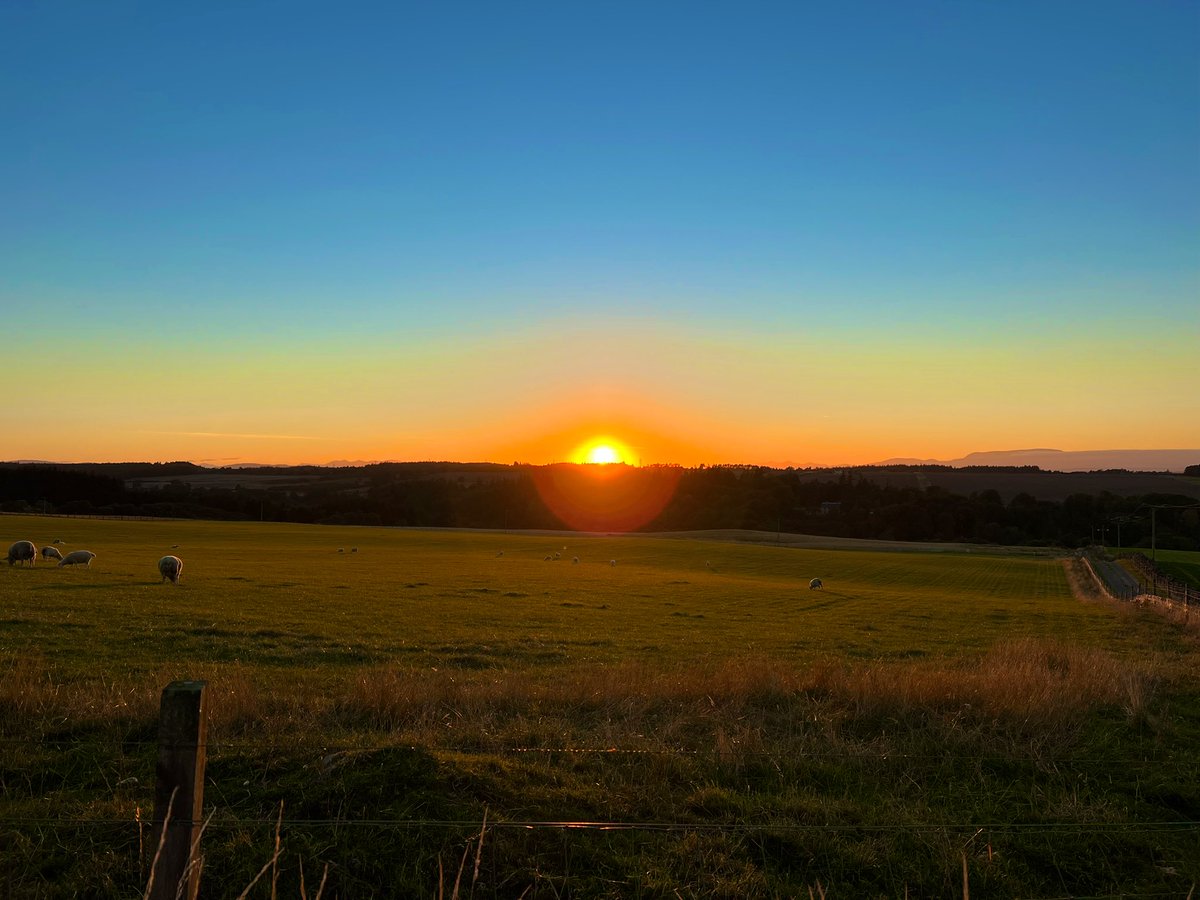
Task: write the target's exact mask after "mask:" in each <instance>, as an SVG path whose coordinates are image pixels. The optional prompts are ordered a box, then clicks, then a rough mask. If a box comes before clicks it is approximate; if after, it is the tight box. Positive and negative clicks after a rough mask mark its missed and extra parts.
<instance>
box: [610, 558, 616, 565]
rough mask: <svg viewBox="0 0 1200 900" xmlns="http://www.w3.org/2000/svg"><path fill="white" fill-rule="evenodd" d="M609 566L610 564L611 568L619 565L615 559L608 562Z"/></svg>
mask: <svg viewBox="0 0 1200 900" xmlns="http://www.w3.org/2000/svg"><path fill="white" fill-rule="evenodd" d="M608 564H609V565H610V566H615V565H616V564H617V561H616V560H615V559H610V560H609V561H608Z"/></svg>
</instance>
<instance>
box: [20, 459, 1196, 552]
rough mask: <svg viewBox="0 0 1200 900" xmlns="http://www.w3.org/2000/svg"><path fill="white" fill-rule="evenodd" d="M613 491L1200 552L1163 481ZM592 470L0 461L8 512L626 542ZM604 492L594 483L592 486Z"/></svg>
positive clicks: (619, 486) (816, 519)
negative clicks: (617, 534) (581, 507)
mask: <svg viewBox="0 0 1200 900" xmlns="http://www.w3.org/2000/svg"><path fill="white" fill-rule="evenodd" d="M601 468H603V469H604V470H605V471H604V473H603V480H604V481H605V486H604V487H603V488H602V489H603V490H606V491H608V494H609V495H610V496H611V495H612V494H613V492H614V491H615V492H616V493H617V494H618V495H620V496H623V497H626V498H628V499H629V502H631V503H635V504H636V502H637V498H639V497H643V496H646V497H650V496H653V497H660V498H662V500H663V502H662V503H659V504H658V506H661V509H660V510H659V511H658V512H657V514H652V515H651V517H650V518H648V519H647V520H646V521H643V522H639V523H638V524H636V525H635V526H633V527H635V528H636V530H639V531H648V532H650V531H653V532H662V531H695V530H708V529H752V530H757V531H766V532H784V533H801V534H820V535H831V536H840V537H852V538H870V539H882V540H899V541H955V542H970V543H981V544H1005V545H1020V546H1059V547H1079V546H1084V545H1088V544H1095V543H1104V544H1108V545H1110V546H1117V545H1120V546H1125V547H1135V546H1149V544H1150V542H1151V527H1152V522H1151V507H1157V510H1156V511H1155V514H1154V519H1155V521H1154V523H1153V525H1154V528H1155V536H1154V537H1155V541H1156V545H1157V546H1158V547H1159V548H1162V549H1177V550H1200V508H1197V507H1198V506H1200V482H1198V481H1196V480H1194V479H1191V478H1187V477H1179V476H1175V475H1170V474H1166V473H1141V472H1125V471H1111V472H1089V473H1062V472H1046V471H1042V470H1040V469H1037V468H1034V467H1020V468H997V467H977V468H973V469H972V468H968V469H963V468H950V467H946V466H892V467H855V468H846V469H839V470H833V469H771V468H763V467H756V466H713V467H703V466H702V467H699V468H694V469H685V468H681V467H677V466H649V467H644V468H631V467H625V466H620V465H618V466H610V467H601ZM596 474H597V467H592V466H574V465H568V464H562V465H556V466H531V465H523V464H513V465H500V464H490V463H437V462H430V463H379V464H373V465H365V466H356V467H342V468H334V467H321V466H300V467H256V468H242V469H207V468H203V467H200V466H196V465H193V464H191V463H187V462H178V463H96V464H72V465H65V464H64V465H59V464H41V463H4V464H0V511H2V512H16V513H45V514H58V515H101V516H146V517H174V518H204V519H225V520H265V521H281V522H305V523H321V524H356V525H384V526H416V527H452V528H499V529H563V528H571V527H575V528H577V529H578V530H595V531H616V530H622V529H623V528H625V527H629V526H628V525H626V524H625V521H624V520H622V519H621V518H620V516H619V515H616V513H613V515H607V514H605V513H603V512H602V513H600V514H598V515H596V516H593V517H592V518H591V519H589V520H588V521H587V522H586V526H587V527H586V529H582V528H580V526H579V523H575V525H574V526H573V525H572V524H570V523H568V522H566V521H564V520H563V519H562V518H560V517H559V516H557V515H556V514H555V513H554V512H552V511H551V508H550V507H551V505H552V504H548V503H547V502H545V490H539V488H540V487H544V485H545V484H546V483H547V481H548V480H550V479H553V480H555V481H557V482H562V483H564V484H567V485H572V484H573V485H575V486H576V487H578V488H579V489H580V490H587V489H591V488H589V487H588V485H591V484H592V482H593V481H595V480H596V479H595V477H594V476H595V475H596ZM592 487H593V488H594V487H595V486H594V485H593V486H592Z"/></svg>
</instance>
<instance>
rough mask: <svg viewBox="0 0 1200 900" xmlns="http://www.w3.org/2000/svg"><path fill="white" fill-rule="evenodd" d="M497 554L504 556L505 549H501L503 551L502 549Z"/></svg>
mask: <svg viewBox="0 0 1200 900" xmlns="http://www.w3.org/2000/svg"><path fill="white" fill-rule="evenodd" d="M496 555H497V556H503V555H504V551H503V550H501V551H500V552H499V553H497V554H496Z"/></svg>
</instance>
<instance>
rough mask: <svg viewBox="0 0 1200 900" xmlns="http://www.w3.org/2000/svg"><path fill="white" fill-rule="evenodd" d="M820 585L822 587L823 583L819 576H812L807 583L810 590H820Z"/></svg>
mask: <svg viewBox="0 0 1200 900" xmlns="http://www.w3.org/2000/svg"><path fill="white" fill-rule="evenodd" d="M822 587H824V585H822V584H821V579H820V578H814V579H813V580H812V581H810V582H809V583H808V589H809V590H810V591H819V590H821V588H822Z"/></svg>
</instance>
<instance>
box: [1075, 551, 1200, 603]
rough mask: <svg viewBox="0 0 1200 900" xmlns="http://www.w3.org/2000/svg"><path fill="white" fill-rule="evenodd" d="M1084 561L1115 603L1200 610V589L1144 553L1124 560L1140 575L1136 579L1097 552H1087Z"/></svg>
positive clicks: (1132, 574) (1116, 562)
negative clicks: (1147, 603)
mask: <svg viewBox="0 0 1200 900" xmlns="http://www.w3.org/2000/svg"><path fill="white" fill-rule="evenodd" d="M1081 559H1083V561H1084V562H1085V563H1086V564H1087V566H1088V568H1089V569H1090V570H1091V572H1092V575H1093V577H1094V578H1095V579H1096V582H1097V583H1098V584H1099V585H1100V586H1101V587H1102V588H1103V589H1104V590H1105V592H1107V593H1108V595H1109V596H1110V597H1112V598H1113V599H1114V600H1122V601H1124V602H1126V603H1129V602H1133V601H1135V600H1138V599H1139V598H1148V599H1153V600H1157V601H1158V602H1161V603H1165V604H1168V605H1171V606H1177V607H1181V608H1183V609H1184V610H1190V609H1191V608H1192V607H1200V589H1197V588H1195V587H1192V586H1191V585H1190V584H1188V583H1187V582H1184V581H1180V580H1179V579H1177V578H1172V577H1171V576H1170V575H1168V574H1166V573H1164V572H1162V571H1160V570H1159V569H1158V567H1157V566H1156V565H1155V564H1154V563H1153V562H1152V561H1151V560H1150V559H1149V558H1147V557H1146V556H1144V555H1143V554H1141V553H1132V554H1129V555H1127V556H1124V557H1122V560H1124V561H1126V562H1128V563H1129V565H1130V567H1131V568H1133V569H1134V570H1135V571H1136V573H1137V574H1136V575H1135V574H1134V573H1133V572H1130V571H1129V570H1128V569H1126V568H1125V566H1123V565H1121V563H1120V562H1118V561H1117V560H1114V559H1109V558H1107V557H1105V556H1104V555H1102V554H1101V552H1100V551H1097V550H1095V549H1089V550H1087V551H1085V552H1084V553H1083V554H1082V555H1081Z"/></svg>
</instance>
